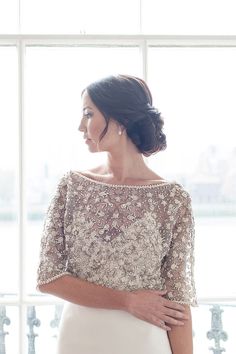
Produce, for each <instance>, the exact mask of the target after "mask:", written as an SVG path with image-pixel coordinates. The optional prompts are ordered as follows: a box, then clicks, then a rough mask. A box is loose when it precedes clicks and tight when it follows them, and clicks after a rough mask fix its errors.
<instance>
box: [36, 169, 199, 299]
mask: <svg viewBox="0 0 236 354" xmlns="http://www.w3.org/2000/svg"><path fill="white" fill-rule="evenodd" d="M194 236H195V229H194V216H193V212H192V205H191V197H190V195H189V193H188V192H187V191H186V190H185V189H184V187H183V186H182V185H181V184H179V183H178V182H176V181H171V182H168V181H167V182H166V181H164V182H161V183H158V184H157V183H155V184H150V185H147V184H146V185H119V184H117V185H116V184H110V183H105V182H99V181H97V180H93V179H91V178H89V177H87V176H85V175H83V174H82V173H80V172H77V171H72V170H70V171H68V172H66V173H65V174H64V175H63V176H62V177H61V178H60V179H59V182H58V184H57V187H56V190H55V193H54V194H53V195H52V197H51V200H50V203H49V206H48V209H47V211H46V216H45V219H44V225H43V231H42V238H41V248H40V258H39V266H38V272H37V286H39V285H42V284H46V283H49V282H51V281H53V280H55V279H57V278H59V277H61V276H64V275H66V274H67V275H71V276H74V277H78V278H80V279H84V280H87V281H89V282H93V283H96V284H100V285H102V286H106V287H110V288H114V289H119V290H126V291H132V290H138V289H156V290H163V289H167V291H168V292H167V294H166V295H164V297H166V298H168V299H170V300H173V301H176V302H179V303H185V304H189V305H192V306H197V300H196V291H195V284H194Z"/></svg>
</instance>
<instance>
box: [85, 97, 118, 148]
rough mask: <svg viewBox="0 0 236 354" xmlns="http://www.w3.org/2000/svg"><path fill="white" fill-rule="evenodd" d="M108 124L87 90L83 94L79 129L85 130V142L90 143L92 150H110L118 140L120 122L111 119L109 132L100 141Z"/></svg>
mask: <svg viewBox="0 0 236 354" xmlns="http://www.w3.org/2000/svg"><path fill="white" fill-rule="evenodd" d="M105 126H106V120H105V118H104V116H103V114H102V113H101V112H100V111H99V110H98V108H97V107H96V106H95V104H94V103H93V102H92V100H91V98H90V96H89V95H88V93H87V91H85V92H84V93H83V95H82V118H81V122H80V125H79V128H78V129H79V131H81V132H83V137H84V138H85V143H86V144H88V147H89V150H90V152H98V151H110V149H111V148H112V147H114V145H115V144H117V142H118V141H120V136H119V135H118V129H119V128H118V124H117V122H116V121H115V120H113V119H110V121H109V125H108V129H107V132H106V134H105V136H104V137H103V138H102V140H101V142H99V137H100V135H101V133H102V131H103V130H104V128H105Z"/></svg>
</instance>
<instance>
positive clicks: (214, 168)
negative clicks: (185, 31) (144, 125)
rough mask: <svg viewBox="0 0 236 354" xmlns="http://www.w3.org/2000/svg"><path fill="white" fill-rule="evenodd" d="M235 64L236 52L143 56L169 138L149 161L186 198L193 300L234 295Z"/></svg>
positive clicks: (154, 51) (170, 51)
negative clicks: (191, 219)
mask: <svg viewBox="0 0 236 354" xmlns="http://www.w3.org/2000/svg"><path fill="white" fill-rule="evenodd" d="M235 61H236V49H235V48H155V47H153V48H150V52H149V84H150V88H151V90H152V91H153V95H154V97H155V102H154V103H155V104H156V106H157V107H158V108H159V110H160V111H161V112H162V115H163V117H164V120H165V126H164V128H165V133H166V135H167V150H166V151H163V152H161V153H159V154H158V155H159V156H158V163H156V161H157V160H154V159H156V157H153V158H152V157H151V158H150V161H152V164H153V167H154V168H156V165H158V169H159V171H162V172H163V174H164V175H165V176H166V177H168V178H173V179H176V180H178V181H179V182H180V183H183V184H184V185H185V186H186V188H187V189H188V191H189V192H190V194H191V195H192V199H193V207H194V211H195V216H196V279H197V288H198V295H199V296H235V295H236V286H235V282H234V281H232V279H233V278H234V276H233V274H232V270H233V269H235V268H236V259H235V256H234V252H233V251H234V249H235V232H236V220H235V215H236V183H235V181H236V170H235V166H236V144H235V128H234V127H235V115H236V107H235V91H236V69H235ZM150 164H151V163H150Z"/></svg>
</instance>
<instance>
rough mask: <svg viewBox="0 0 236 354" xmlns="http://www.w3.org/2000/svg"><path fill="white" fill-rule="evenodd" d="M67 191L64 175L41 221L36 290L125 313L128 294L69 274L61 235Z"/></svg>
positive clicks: (86, 304) (63, 234)
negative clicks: (42, 222) (42, 224)
mask: <svg viewBox="0 0 236 354" xmlns="http://www.w3.org/2000/svg"><path fill="white" fill-rule="evenodd" d="M67 189H68V186H67V174H65V175H64V176H63V177H62V178H61V179H60V181H59V183H58V186H57V188H56V193H54V195H53V198H52V199H51V202H50V205H49V207H48V210H47V213H46V218H45V221H44V227H43V234H42V238H41V247H40V257H39V258H40V259H39V266H38V271H37V290H39V291H41V292H44V293H49V294H52V295H55V296H58V297H60V298H62V299H65V300H68V301H71V302H73V303H76V304H81V305H85V306H91V307H103V308H114V309H115V308H119V309H124V308H125V303H126V297H127V294H128V292H125V291H118V290H115V289H110V288H106V287H103V286H101V285H99V284H94V283H92V282H88V281H86V280H84V279H79V278H76V277H74V276H73V275H72V274H71V272H70V269H69V267H68V262H67V260H68V257H69V255H68V254H67V247H66V239H65V238H66V236H65V232H64V231H65V230H64V228H65V213H66V209H67V204H66V201H67V194H68V191H67Z"/></svg>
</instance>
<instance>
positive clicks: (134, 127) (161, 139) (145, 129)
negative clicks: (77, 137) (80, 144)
mask: <svg viewBox="0 0 236 354" xmlns="http://www.w3.org/2000/svg"><path fill="white" fill-rule="evenodd" d="M85 90H86V91H87V92H88V95H89V96H90V98H91V100H92V101H93V103H94V104H95V106H96V107H97V108H98V109H99V111H100V112H101V113H102V114H103V116H104V118H105V120H106V127H105V129H104V130H103V132H102V134H101V136H100V141H101V139H102V138H103V136H104V135H105V134H106V132H107V128H108V124H109V120H110V119H111V118H112V119H115V120H116V121H117V122H118V123H119V124H121V125H123V126H124V127H125V129H126V132H127V135H128V137H129V138H130V139H131V140H132V142H133V143H134V144H135V145H136V147H137V148H138V150H139V151H140V153H142V154H143V155H144V156H150V155H152V154H154V153H156V152H158V151H161V150H164V149H166V146H167V145H166V136H165V134H164V133H163V131H162V128H163V125H164V120H163V118H162V116H161V113H160V112H159V111H158V109H157V108H155V107H154V106H153V105H152V95H151V92H150V90H149V88H148V86H147V84H146V83H145V81H144V80H142V79H140V78H138V77H135V76H131V75H117V76H108V77H105V78H103V79H101V80H98V81H95V82H93V83H91V84H90V85H89V86H87V87H86V88H85V89H84V90H83V91H82V94H83V92H84V91H85Z"/></svg>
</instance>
